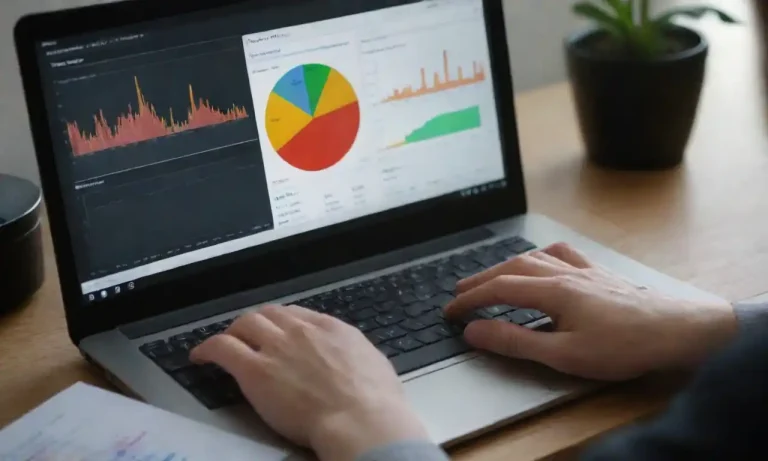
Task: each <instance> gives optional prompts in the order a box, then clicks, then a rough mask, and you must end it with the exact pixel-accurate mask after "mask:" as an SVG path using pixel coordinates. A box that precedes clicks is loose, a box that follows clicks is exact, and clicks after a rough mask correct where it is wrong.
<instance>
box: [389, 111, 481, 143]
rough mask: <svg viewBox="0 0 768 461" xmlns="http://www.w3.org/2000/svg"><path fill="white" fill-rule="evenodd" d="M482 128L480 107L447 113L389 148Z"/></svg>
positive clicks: (433, 119) (429, 121)
mask: <svg viewBox="0 0 768 461" xmlns="http://www.w3.org/2000/svg"><path fill="white" fill-rule="evenodd" d="M481 126H482V121H481V119H480V106H473V107H468V108H466V109H462V110H458V111H456V112H447V113H445V114H440V115H438V116H436V117H434V118H432V119H430V120H428V121H427V123H425V124H424V125H422V126H421V127H419V128H417V129H415V130H414V131H412V132H411V133H410V134H408V135H406V137H405V139H403V140H402V141H400V142H397V143H395V144H392V145H390V146H389V148H396V147H400V146H405V145H407V144H414V143H417V142H423V141H428V140H430V139H435V138H441V137H443V136H450V135H452V134H456V133H461V132H463V131H469V130H474V129H476V128H480V127H481Z"/></svg>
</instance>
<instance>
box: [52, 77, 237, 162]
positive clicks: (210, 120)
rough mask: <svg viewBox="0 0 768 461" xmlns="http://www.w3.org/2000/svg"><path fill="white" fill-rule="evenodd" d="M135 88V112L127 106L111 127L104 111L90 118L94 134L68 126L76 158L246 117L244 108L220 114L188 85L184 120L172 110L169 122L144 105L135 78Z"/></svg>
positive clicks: (72, 123) (144, 102)
mask: <svg viewBox="0 0 768 461" xmlns="http://www.w3.org/2000/svg"><path fill="white" fill-rule="evenodd" d="M134 84H135V87H136V99H137V108H136V110H134V109H133V107H132V105H131V104H129V105H128V112H127V113H125V114H121V115H119V116H118V117H117V121H116V122H115V124H114V125H111V124H110V123H109V122H108V121H107V119H106V117H105V116H104V112H103V110H99V113H98V115H94V116H93V120H94V127H95V129H94V132H93V133H88V132H86V131H83V130H81V129H80V127H79V125H78V123H77V122H68V123H67V134H68V136H69V141H70V145H71V146H72V152H73V155H74V156H75V157H81V156H84V155H88V154H92V153H95V152H99V151H102V150H106V149H112V148H116V147H123V146H128V145H131V144H136V143H140V142H142V141H148V140H151V139H157V138H161V137H165V136H170V135H173V134H176V133H181V132H184V131H188V130H195V129H199V128H204V127H209V126H215V125H219V124H222V123H227V122H232V121H236V120H241V119H245V118H248V117H249V114H248V111H247V109H245V108H244V107H240V106H236V105H232V107H230V108H228V109H226V110H220V109H217V108H215V107H213V106H212V105H211V103H210V102H209V101H208V100H205V99H203V98H199V99H196V98H195V93H194V89H193V87H192V85H191V84H190V85H189V86H188V87H189V109H188V110H187V114H186V117H187V118H186V120H182V121H179V120H176V119H175V117H174V114H173V108H172V107H171V108H170V109H169V116H168V118H165V117H162V116H160V115H159V114H158V113H157V110H156V108H155V106H154V105H153V104H152V103H150V102H149V101H147V99H146V97H145V96H144V93H143V92H142V89H141V86H140V84H139V79H138V77H136V76H134Z"/></svg>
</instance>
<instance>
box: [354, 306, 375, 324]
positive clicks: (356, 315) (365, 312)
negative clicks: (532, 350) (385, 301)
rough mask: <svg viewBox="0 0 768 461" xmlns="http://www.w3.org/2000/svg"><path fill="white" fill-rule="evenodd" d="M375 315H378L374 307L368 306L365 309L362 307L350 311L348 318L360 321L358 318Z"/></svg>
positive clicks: (362, 318) (367, 317)
mask: <svg viewBox="0 0 768 461" xmlns="http://www.w3.org/2000/svg"><path fill="white" fill-rule="evenodd" d="M376 315H378V312H376V309H374V308H372V307H368V308H366V309H362V310H359V311H353V312H350V314H349V318H350V319H352V320H355V321H360V320H366V319H369V318H371V317H376Z"/></svg>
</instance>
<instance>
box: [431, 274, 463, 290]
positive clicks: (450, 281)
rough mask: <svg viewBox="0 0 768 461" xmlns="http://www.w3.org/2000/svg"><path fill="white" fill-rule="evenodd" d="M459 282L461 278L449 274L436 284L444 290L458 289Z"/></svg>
mask: <svg viewBox="0 0 768 461" xmlns="http://www.w3.org/2000/svg"><path fill="white" fill-rule="evenodd" d="M458 282H459V278H458V277H455V276H453V275H449V276H446V277H443V278H441V279H440V280H439V281H438V282H437V283H436V284H435V285H437V286H438V288H440V289H441V290H443V291H454V290H456V284H457V283H458Z"/></svg>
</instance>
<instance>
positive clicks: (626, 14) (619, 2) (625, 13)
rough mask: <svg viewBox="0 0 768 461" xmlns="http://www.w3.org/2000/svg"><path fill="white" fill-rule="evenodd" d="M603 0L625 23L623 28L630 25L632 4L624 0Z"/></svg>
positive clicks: (631, 21)
mask: <svg viewBox="0 0 768 461" xmlns="http://www.w3.org/2000/svg"><path fill="white" fill-rule="evenodd" d="M603 1H604V2H605V3H607V4H608V6H610V7H611V8H612V9H613V11H615V12H616V17H617V18H618V19H619V20H621V21H622V22H623V23H624V24H625V28H626V27H631V26H632V23H633V22H634V21H633V19H632V6H631V4H630V3H629V2H625V1H624V0H603Z"/></svg>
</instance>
